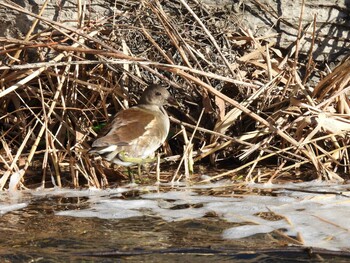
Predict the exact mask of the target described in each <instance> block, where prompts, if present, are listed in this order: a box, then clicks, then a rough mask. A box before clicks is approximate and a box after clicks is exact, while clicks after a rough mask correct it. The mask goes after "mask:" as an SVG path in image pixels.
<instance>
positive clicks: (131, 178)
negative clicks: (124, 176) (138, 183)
mask: <svg viewBox="0 0 350 263" xmlns="http://www.w3.org/2000/svg"><path fill="white" fill-rule="evenodd" d="M127 169H128V176H129V180H130V182H131V184H134V183H135V178H134V175H133V173H132V171H131V168H130V167H129V166H128V168H127Z"/></svg>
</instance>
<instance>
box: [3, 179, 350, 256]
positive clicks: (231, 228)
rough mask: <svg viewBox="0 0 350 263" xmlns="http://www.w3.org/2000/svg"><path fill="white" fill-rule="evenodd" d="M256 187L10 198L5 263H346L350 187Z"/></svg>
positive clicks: (58, 192) (52, 192)
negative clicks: (312, 251)
mask: <svg viewBox="0 0 350 263" xmlns="http://www.w3.org/2000/svg"><path fill="white" fill-rule="evenodd" d="M250 188H251V194H249V195H247V194H242V193H240V192H241V191H238V188H234V187H231V186H227V185H225V184H224V183H223V184H215V185H214V184H213V185H204V186H190V187H189V186H186V185H180V186H177V187H169V186H161V187H155V186H148V187H147V186H146V187H145V186H144V187H139V186H132V187H126V188H116V189H112V190H94V189H90V190H82V191H78V190H70V189H46V190H36V191H34V190H33V191H26V192H19V193H7V192H3V193H1V194H0V262H28V261H33V262H81V261H87V262H94V261H99V262H119V261H120V262H124V261H128V262H178V261H180V262H214V261H215V262H281V261H283V262H296V261H300V262H303V261H305V262H309V261H310V260H315V261H318V260H319V259H318V258H317V256H316V255H312V256H310V255H309V254H308V253H307V252H305V251H303V249H302V247H300V246H295V245H296V243H295V241H298V242H300V240H298V239H297V238H296V236H298V235H300V236H302V237H303V240H302V241H303V242H304V246H307V247H309V246H312V247H316V248H320V247H321V248H323V249H327V250H320V251H319V252H320V255H321V256H322V258H323V259H325V260H326V261H328V260H329V261H332V262H348V260H349V259H350V257H347V254H345V255H342V256H339V255H338V256H336V255H337V254H339V252H337V251H339V250H342V251H350V242H349V240H350V231H349V228H348V226H349V225H350V223H349V222H348V221H349V220H350V219H349V216H346V214H348V213H349V205H350V204H349V203H350V202H349V196H348V189H350V187H349V186H346V185H343V186H338V185H324V184H319V185H317V184H300V185H288V186H284V187H282V188H281V187H278V186H266V185H265V186H259V185H252V186H250ZM305 189H307V191H306V192H305ZM327 211H328V212H327ZM329 211H331V212H329ZM339 217H340V218H341V219H340V220H337V218H339ZM311 219H312V221H311V222H310V220H311ZM303 220H304V221H303ZM289 238H290V239H289ZM292 244H294V246H291V245H292ZM316 252H317V251H316Z"/></svg>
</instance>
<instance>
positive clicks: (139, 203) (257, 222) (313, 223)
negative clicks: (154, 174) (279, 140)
mask: <svg viewBox="0 0 350 263" xmlns="http://www.w3.org/2000/svg"><path fill="white" fill-rule="evenodd" d="M210 185H211V184H207V185H206V186H202V185H201V186H188V185H186V184H182V185H181V186H180V187H179V188H173V189H172V190H170V191H168V192H161V191H159V188H158V187H155V186H146V187H144V186H142V187H141V186H132V187H131V186H130V187H123V188H116V189H110V190H99V189H88V190H72V189H60V188H53V189H41V190H37V191H31V192H28V193H26V194H23V193H22V192H21V191H17V192H16V195H13V194H12V197H9V196H10V195H8V194H7V195H6V194H5V195H4V194H0V215H1V214H4V213H6V212H8V211H13V210H16V209H21V208H23V207H25V206H26V205H27V200H28V197H26V195H28V194H29V195H31V196H32V198H33V197H34V198H36V199H37V198H44V197H50V196H65V197H86V198H87V203H85V204H86V205H87V206H88V207H87V208H84V209H77V210H66V211H60V212H57V213H56V215H59V216H73V217H98V218H102V219H106V220H108V219H117V220H119V219H127V218H131V217H147V216H151V217H152V218H159V219H162V220H164V221H167V222H173V221H181V220H196V219H199V218H202V217H204V216H205V215H207V214H208V213H214V214H216V215H217V216H218V217H219V218H220V219H221V220H224V221H226V222H230V223H232V224H231V226H230V227H229V228H227V229H226V230H224V231H223V233H222V237H223V238H225V239H237V238H245V237H249V236H253V235H256V234H263V233H270V232H273V231H275V230H280V231H283V233H284V234H286V235H289V236H290V237H292V238H295V237H296V236H298V237H300V240H298V241H299V242H302V244H303V245H304V246H309V247H319V248H325V249H330V250H341V249H344V250H349V249H350V242H349V240H350V197H349V196H350V191H349V189H350V185H349V184H342V185H338V184H333V183H327V182H319V181H313V182H307V183H300V184H286V185H273V184H266V185H259V184H250V185H249V187H251V188H258V189H261V188H264V189H269V191H271V192H272V193H273V194H272V195H256V194H255V195H253V194H251V195H249V194H245V195H244V194H243V195H240V196H238V195H237V194H236V195H235V196H232V197H221V196H212V195H205V194H203V192H205V191H206V188H208V189H210V187H209V186H210ZM222 185H227V182H224V183H222V184H220V183H215V184H212V186H213V188H214V189H218V187H222ZM134 190H136V191H139V192H141V193H145V194H141V195H140V196H139V197H136V198H134V199H132V198H127V199H125V198H123V193H126V192H128V191H134ZM198 190H199V191H200V192H201V194H199V193H198ZM24 192H25V191H24ZM226 192H227V191H226ZM252 192H254V191H252ZM266 215H271V216H266Z"/></svg>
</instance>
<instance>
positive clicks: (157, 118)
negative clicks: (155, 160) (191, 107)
mask: <svg viewBox="0 0 350 263" xmlns="http://www.w3.org/2000/svg"><path fill="white" fill-rule="evenodd" d="M164 105H178V104H177V102H176V100H175V98H174V97H173V96H171V94H170V93H169V91H168V90H167V89H166V88H164V87H162V86H161V85H158V84H151V85H149V86H148V87H147V88H146V89H145V90H144V92H143V94H142V96H141V98H140V101H139V103H138V104H137V105H136V106H133V107H130V108H128V109H125V110H121V111H119V112H118V113H117V114H116V116H115V117H114V119H113V120H112V122H111V123H110V124H109V125H107V126H106V127H105V129H104V130H105V131H104V133H102V136H100V137H99V138H97V139H96V140H95V141H94V142H93V143H92V146H91V149H90V150H89V153H90V154H93V155H100V156H101V157H102V158H103V159H105V160H106V161H108V162H111V163H114V164H117V165H119V166H126V167H130V166H132V165H139V166H140V165H141V164H143V163H144V162H149V160H148V158H149V157H150V156H152V155H153V154H154V152H155V151H156V150H157V149H158V148H159V147H160V146H161V145H162V144H163V143H164V141H165V140H166V138H167V136H168V133H169V129H170V121H169V117H168V114H167V112H166V111H165V109H164V107H163V106H164ZM151 160H152V158H151Z"/></svg>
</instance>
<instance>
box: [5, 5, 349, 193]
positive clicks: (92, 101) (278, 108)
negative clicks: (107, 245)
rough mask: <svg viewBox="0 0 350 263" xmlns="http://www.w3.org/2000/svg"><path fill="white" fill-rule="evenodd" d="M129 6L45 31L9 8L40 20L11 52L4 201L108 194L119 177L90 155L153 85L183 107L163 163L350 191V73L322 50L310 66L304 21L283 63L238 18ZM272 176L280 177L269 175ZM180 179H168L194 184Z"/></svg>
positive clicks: (213, 11) (82, 11)
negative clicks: (69, 190)
mask: <svg viewBox="0 0 350 263" xmlns="http://www.w3.org/2000/svg"><path fill="white" fill-rule="evenodd" d="M79 3H80V2H79V1H78V5H79ZM115 4H116V8H115V9H114V13H113V14H111V15H110V16H107V17H101V18H100V19H96V20H94V21H92V20H89V19H84V17H86V16H87V15H88V14H87V12H88V11H87V10H89V8H88V7H87V6H85V5H83V4H81V6H78V7H79V8H77V17H78V18H79V19H77V20H76V21H75V22H76V23H75V25H76V26H71V25H70V26H68V25H67V24H65V23H60V22H54V21H51V20H49V19H47V18H45V17H43V16H42V15H41V14H45V12H46V10H45V9H46V6H45V5H43V6H42V9H41V11H40V13H39V15H36V14H34V13H31V12H30V11H28V10H25V9H23V8H22V7H19V6H17V5H15V4H13V3H10V2H9V1H4V2H1V3H0V8H7V9H9V10H14V11H16V12H20V13H23V14H27V15H29V16H31V17H33V18H35V19H34V20H33V21H34V22H33V25H32V27H31V29H30V30H29V31H28V33H27V35H26V36H25V37H23V38H20V39H12V38H4V37H2V38H0V42H1V47H0V56H1V59H2V64H1V65H0V75H1V78H0V79H1V82H0V85H1V90H0V101H1V103H0V105H1V109H0V110H1V117H0V125H1V134H0V140H1V145H2V147H1V154H0V163H1V169H0V173H1V174H0V189H4V188H5V187H7V185H8V184H9V183H10V181H12V185H16V186H17V187H19V186H21V187H25V186H26V184H29V183H30V182H33V181H35V182H39V184H40V185H41V186H42V187H45V186H46V185H47V184H48V183H50V184H51V183H52V184H54V185H57V186H67V185H71V186H73V187H80V186H94V187H106V186H107V185H108V183H109V181H111V180H112V179H111V178H113V177H115V176H116V175H115V174H114V175H112V176H111V174H110V170H109V169H108V167H106V165H105V164H103V163H101V162H99V161H98V160H97V161H96V160H93V159H92V157H91V156H89V155H88V154H87V150H88V149H89V144H90V142H91V140H92V139H93V138H95V137H96V131H95V130H94V129H95V128H98V126H99V124H101V123H105V122H108V121H109V120H110V119H111V117H112V116H113V114H115V112H117V111H118V110H120V109H121V108H123V107H128V106H129V105H132V104H134V103H135V102H136V100H137V98H138V97H139V95H140V93H141V91H142V89H143V88H144V87H145V85H147V83H152V82H159V83H162V84H163V85H167V86H169V87H170V89H171V91H172V92H173V94H174V95H175V97H176V98H177V99H178V101H179V102H180V103H181V105H182V106H181V108H179V109H169V111H170V112H171V115H172V118H171V119H172V122H173V123H175V124H176V125H174V127H173V130H172V134H175V136H173V137H172V138H170V139H169V143H168V145H167V146H165V147H163V151H165V152H166V153H167V157H166V158H165V160H168V162H173V161H180V160H181V163H184V164H185V165H186V169H185V171H186V177H187V178H188V176H189V173H193V171H192V169H194V174H196V172H198V170H196V169H197V168H196V166H199V165H201V166H202V165H210V164H211V165H217V166H220V167H221V168H225V171H224V172H222V173H220V174H218V175H215V176H212V177H209V178H208V177H207V178H206V179H205V180H204V181H210V180H217V179H219V178H222V177H227V176H229V177H232V178H233V179H235V178H238V176H240V177H242V174H243V177H244V178H245V180H247V181H255V182H262V181H265V182H266V181H270V182H274V181H276V180H277V179H278V178H280V176H284V175H286V174H288V178H289V179H290V180H296V179H297V178H298V179H300V178H301V179H309V175H310V171H311V173H313V177H312V178H318V179H326V180H337V181H342V180H343V179H344V178H346V174H348V173H349V169H350V160H349V151H348V145H349V138H348V136H347V134H348V130H350V120H349V113H350V107H349V99H348V96H347V94H348V92H349V81H350V60H347V59H345V60H344V61H343V63H341V64H340V65H338V66H337V67H336V68H335V69H334V70H333V71H332V72H331V73H327V74H326V73H325V72H324V68H321V67H319V66H317V65H316V64H315V62H314V61H313V60H312V50H310V53H309V56H308V57H307V58H306V59H305V58H304V59H303V58H301V57H300V54H299V45H300V43H301V42H302V41H305V40H304V39H303V33H304V30H303V29H302V13H301V15H300V23H299V36H298V39H297V40H296V42H295V45H294V46H292V47H291V48H290V50H278V49H277V48H276V47H275V43H274V42H273V41H270V40H269V39H270V37H269V36H264V37H260V38H258V37H255V36H254V35H253V34H252V33H251V32H250V31H249V30H246V29H245V28H243V27H242V26H241V25H240V24H239V23H237V22H236V21H237V19H236V18H235V14H234V13H233V12H232V11H228V10H226V11H225V12H223V11H222V10H219V9H218V8H209V7H206V6H205V5H202V4H198V3H197V2H196V1H194V2H191V4H189V3H187V2H186V1H185V0H179V1H162V2H160V1H151V0H143V1H115ZM38 24H40V25H43V27H41V28H44V29H40V30H39V29H38V27H37V26H38ZM315 30H316V26H314V32H315ZM305 61H306V62H305ZM302 71H303V72H306V73H305V74H301V73H300V72H302ZM315 76H318V77H319V79H320V81H319V83H318V84H317V85H314V84H313V83H312V82H311V81H310V79H311V77H315ZM201 114H202V115H201ZM197 120H199V122H198V123H197ZM188 138H190V139H188ZM170 160H171V161H170ZM193 162H194V164H193ZM266 164H268V165H269V167H271V166H272V167H273V168H272V172H271V169H270V170H269V171H268V172H263V173H261V172H259V171H260V170H259V169H260V167H261V166H263V165H266ZM163 165H164V164H162V166H163ZM192 167H194V168H192ZM179 169H180V167H179V168H178V169H176V173H175V176H174V177H172V174H171V173H169V174H168V175H167V176H166V175H164V176H165V179H166V180H171V178H172V179H173V180H175V179H178V177H180V178H181V176H179V175H178V173H179V171H180V170H179ZM303 169H304V170H306V169H307V170H309V172H308V173H305V177H303V175H300V173H299V171H300V170H303ZM113 173H114V172H113ZM157 173H158V174H159V171H158V172H157ZM15 175H16V176H15ZM119 176H123V175H122V173H120V174H119ZM118 178H119V177H118Z"/></svg>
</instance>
